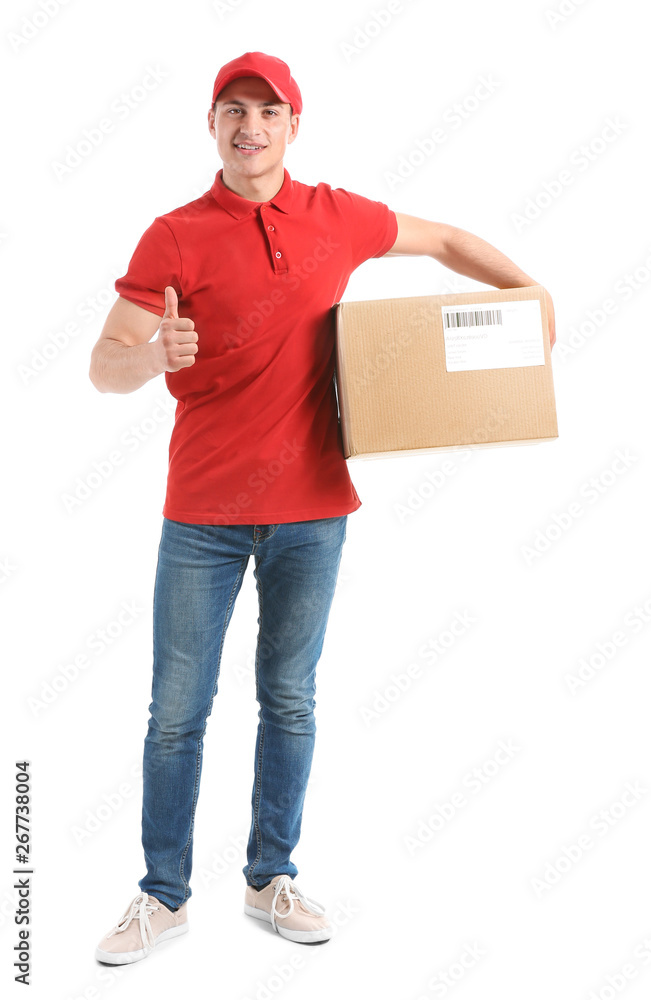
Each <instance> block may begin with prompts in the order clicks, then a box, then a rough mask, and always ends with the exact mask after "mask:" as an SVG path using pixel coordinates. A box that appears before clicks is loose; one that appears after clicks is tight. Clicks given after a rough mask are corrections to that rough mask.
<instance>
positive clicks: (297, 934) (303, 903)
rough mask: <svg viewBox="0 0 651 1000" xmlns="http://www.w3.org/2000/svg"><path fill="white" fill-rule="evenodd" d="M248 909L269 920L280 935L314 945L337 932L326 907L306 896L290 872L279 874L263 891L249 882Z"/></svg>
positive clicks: (250, 914) (253, 915)
mask: <svg viewBox="0 0 651 1000" xmlns="http://www.w3.org/2000/svg"><path fill="white" fill-rule="evenodd" d="M244 912H245V913H247V914H248V915H249V916H250V917H257V918H258V920H268V921H269V923H270V924H271V926H272V927H273V929H274V930H275V931H277V932H278V934H280V935H282V937H285V938H289V940H290V941H299V942H302V943H303V944H312V943H313V942H315V941H328V940H329V938H331V937H332V934H333V928H332V926H331V924H330V923H329V922H328V920H327V919H326V917H325V916H324V914H325V909H324V908H323V906H321V904H320V903H317V902H316V901H315V900H314V899H308V897H307V896H304V895H303V893H302V892H301V890H300V889H299V888H298V886H297V885H296V883H295V882H294V881H293V880H292V879H291V878H290V877H289V875H276V876H275V878H273V879H272V880H271V882H270V883H269V885H267V886H265V888H264V889H261V890H260V892H256V890H255V889H254V888H253V887H252V886H250V885H247V887H246V892H245V895H244Z"/></svg>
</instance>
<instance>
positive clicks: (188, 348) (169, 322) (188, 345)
mask: <svg viewBox="0 0 651 1000" xmlns="http://www.w3.org/2000/svg"><path fill="white" fill-rule="evenodd" d="M198 340H199V337H198V335H197V333H196V332H195V329H194V322H193V321H192V320H191V319H179V300H178V296H177V294H176V292H175V290H174V288H173V287H172V285H167V287H166V288H165V313H164V315H163V318H162V320H161V324H160V327H159V330H158V337H157V339H156V340H155V341H154V343H155V344H156V345H157V346H158V349H159V355H158V360H159V362H160V364H161V366H162V371H166V372H177V371H179V369H180V368H189V367H190V365H193V364H194V356H195V354H196V353H197V351H198V350H199V348H198V347H197V341H198Z"/></svg>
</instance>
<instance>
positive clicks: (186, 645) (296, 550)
mask: <svg viewBox="0 0 651 1000" xmlns="http://www.w3.org/2000/svg"><path fill="white" fill-rule="evenodd" d="M347 519H348V515H347V514H344V515H342V516H340V517H329V518H321V519H318V520H312V521H291V522H289V523H286V524H263V525H253V524H221V525H213V524H185V523H181V522H180V521H172V520H169V519H168V518H163V529H162V534H161V541H160V547H159V551H158V565H157V570H156V581H155V588H154V667H153V680H152V694H151V697H152V701H151V704H150V706H149V711H150V718H149V723H148V730H147V735H146V737H145V742H144V757H143V804H142V844H143V849H144V853H145V862H146V865H147V874H146V876H145V877H144V878H143V879H141V880H140V882H139V883H138V884H139V886H140V889H141V890H142V891H143V892H148V893H151V894H152V895H153V896H156V897H157V898H158V899H160V900H161V901H162V902H163V903H165V904H166V905H167V906H169V907H170V908H171V909H177V908H178V907H179V906H181V904H182V903H184V902H185V901H186V900H187V899H189V897H190V896H191V895H192V890H191V888H190V876H191V873H192V841H193V831H194V817H195V810H196V807H197V798H198V795H199V782H200V779H201V765H202V752H203V737H204V733H205V731H206V723H207V718H208V716H209V715H210V713H211V711H212V704H213V699H214V697H215V694H216V692H217V682H218V678H219V667H220V661H221V653H222V648H223V644H224V637H225V635H226V629H227V628H228V624H229V621H230V618H231V615H232V612H233V606H234V603H235V598H236V597H237V595H238V593H239V591H240V588H241V585H242V578H243V576H244V572H245V570H246V567H247V565H248V562H249V556H251V555H253V556H254V557H255V569H254V577H255V579H256V586H257V591H258V603H259V612H260V614H259V617H258V625H259V630H258V641H257V649H256V659H255V682H256V698H257V701H258V703H259V706H260V707H259V710H258V720H259V721H258V729H257V740H256V746H255V757H254V781H253V792H252V796H251V808H252V821H251V829H250V833H249V840H248V845H247V864H246V865H245V867H244V868H243V872H244V876H245V878H246V881H247V884H249V885H262V884H264V883H266V882H269V881H270V880H271V879H272V878H273V877H274V875H278V874H280V873H287V874H288V875H290V876H291V877H292V878H294V877H295V876H296V875H297V874H298V869H297V867H296V865H295V864H294V863H293V861H292V860H291V858H290V854H291V852H292V850H293V849H294V847H295V846H296V844H297V843H298V839H299V835H300V831H301V818H302V813H303V802H304V799H305V791H306V787H307V782H308V778H309V774H310V768H311V765H312V755H313V750H314V741H315V733H316V724H315V719H314V705H315V697H314V695H315V691H316V684H315V672H316V665H317V662H318V660H319V658H320V656H321V650H322V646H323V640H324V636H325V631H326V625H327V621H328V616H329V613H330V606H331V604H332V599H333V595H334V591H335V585H336V581H337V574H338V571H339V563H340V560H341V551H342V547H343V543H344V541H345V538H346V523H347Z"/></svg>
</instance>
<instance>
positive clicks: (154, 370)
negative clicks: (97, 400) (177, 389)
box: [89, 338, 164, 393]
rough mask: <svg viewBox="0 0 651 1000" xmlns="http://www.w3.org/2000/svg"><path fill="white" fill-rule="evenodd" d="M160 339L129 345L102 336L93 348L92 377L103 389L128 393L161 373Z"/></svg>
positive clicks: (90, 374)
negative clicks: (157, 344) (157, 346)
mask: <svg viewBox="0 0 651 1000" xmlns="http://www.w3.org/2000/svg"><path fill="white" fill-rule="evenodd" d="M158 354H159V352H158V350H157V348H156V341H154V342H152V343H148V344H136V345H134V346H133V347H127V346H126V345H125V344H121V343H120V342H119V341H118V340H110V339H108V338H106V339H103V340H100V341H99V342H98V343H97V344H96V345H95V347H94V348H93V353H92V355H91V362H90V372H89V377H90V380H91V382H92V383H93V385H94V386H95V388H96V389H98V390H99V391H100V392H118V393H127V392H133V391H134V390H135V389H139V388H140V386H141V385H144V384H145V382H148V381H149V380H150V379H152V378H155V377H156V375H160V374H161V373H162V372H163V371H164V369H163V368H161V367H160V361H159V358H158Z"/></svg>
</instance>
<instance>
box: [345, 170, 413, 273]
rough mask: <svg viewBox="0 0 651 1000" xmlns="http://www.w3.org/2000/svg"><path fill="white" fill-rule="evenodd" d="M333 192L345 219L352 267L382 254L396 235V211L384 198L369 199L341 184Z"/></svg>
mask: <svg viewBox="0 0 651 1000" xmlns="http://www.w3.org/2000/svg"><path fill="white" fill-rule="evenodd" d="M336 194H337V196H338V198H339V202H340V205H341V208H342V211H343V214H344V218H345V219H346V222H347V223H348V233H349V236H350V241H351V252H352V262H353V267H359V265H360V264H363V263H364V261H365V260H369V259H370V258H371V257H382V256H384V254H385V253H387V252H388V251H389V250H390V249H391V247H392V246H393V244H394V243H395V242H396V239H397V236H398V220H397V218H396V214H395V212H392V211H391V209H390V208H389V207H388V206H387V205H385V204H384V202H383V201H372V200H371V199H370V198H364V197H363V196H362V195H360V194H354V193H353V192H352V191H346V190H345V189H344V188H337V189H336Z"/></svg>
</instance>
